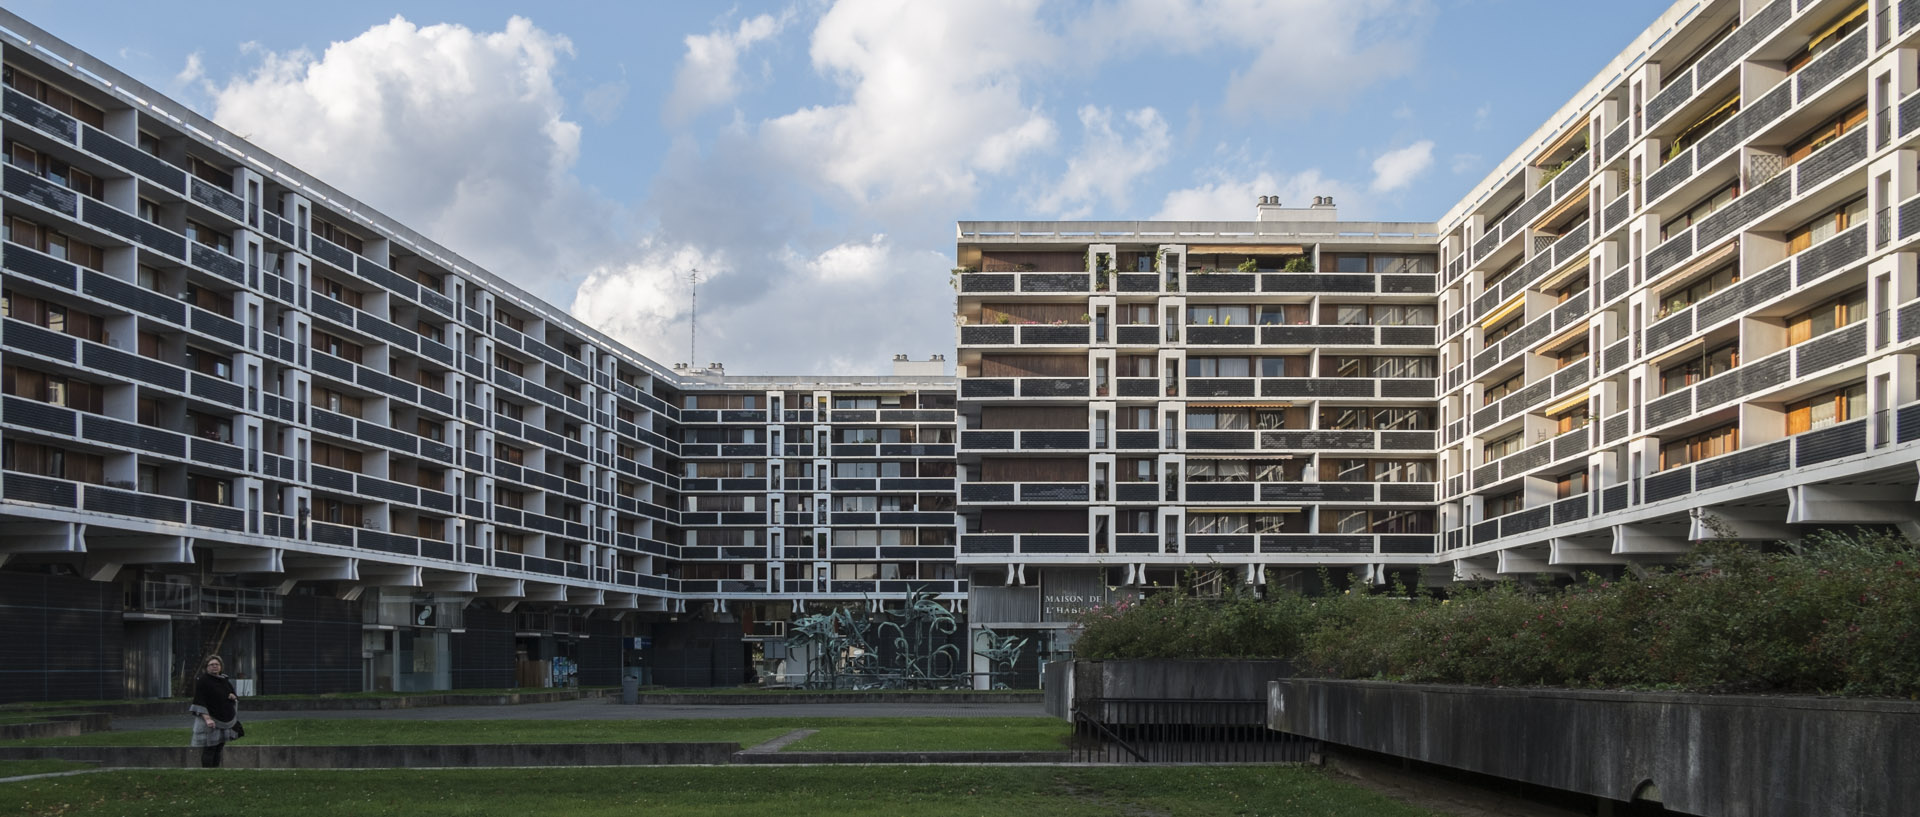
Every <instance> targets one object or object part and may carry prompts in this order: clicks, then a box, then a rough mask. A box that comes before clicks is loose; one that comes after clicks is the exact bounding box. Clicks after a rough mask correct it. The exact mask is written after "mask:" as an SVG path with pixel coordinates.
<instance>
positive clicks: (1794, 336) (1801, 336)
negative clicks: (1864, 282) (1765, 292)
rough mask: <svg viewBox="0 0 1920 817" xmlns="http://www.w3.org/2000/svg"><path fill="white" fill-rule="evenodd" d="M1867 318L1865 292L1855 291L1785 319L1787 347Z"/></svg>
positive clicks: (1863, 290) (1862, 290) (1861, 290)
mask: <svg viewBox="0 0 1920 817" xmlns="http://www.w3.org/2000/svg"><path fill="white" fill-rule="evenodd" d="M1866 317H1867V291H1866V290H1865V289H1856V290H1854V291H1852V292H1849V293H1847V294H1845V295H1842V296H1840V297H1838V298H1834V299H1833V300H1830V301H1827V302H1825V303H1822V304H1820V305H1819V306H1816V307H1814V308H1812V309H1809V310H1807V311H1805V312H1802V313H1800V314H1798V315H1794V316H1793V317H1790V318H1788V319H1787V345H1788V346H1794V345H1798V344H1801V343H1806V342H1807V341H1809V340H1813V339H1814V338H1817V337H1820V336H1821V335H1824V334H1826V333H1828V332H1832V331H1833V330H1835V329H1839V328H1841V327H1843V326H1846V325H1847V324H1850V323H1854V322H1856V321H1859V320H1862V319H1864V318H1866Z"/></svg>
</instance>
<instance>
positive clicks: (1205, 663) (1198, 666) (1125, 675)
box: [1045, 658, 1293, 719]
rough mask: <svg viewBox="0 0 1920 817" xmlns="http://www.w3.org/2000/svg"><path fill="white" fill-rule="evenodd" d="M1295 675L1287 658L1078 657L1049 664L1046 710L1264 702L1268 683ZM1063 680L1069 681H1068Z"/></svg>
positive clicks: (1063, 712)
mask: <svg viewBox="0 0 1920 817" xmlns="http://www.w3.org/2000/svg"><path fill="white" fill-rule="evenodd" d="M1292 675H1293V662H1291V661H1286V660H1283V659H1238V658H1222V659H1201V658H1193V659H1174V658H1165V659H1161V658H1150V659H1127V660H1119V661H1075V662H1073V663H1072V665H1071V668H1069V667H1067V666H1064V665H1063V664H1059V663H1055V664H1050V665H1048V666H1047V684H1046V690H1045V692H1046V704H1047V714H1049V715H1053V716H1055V717H1058V718H1065V719H1072V717H1073V710H1076V709H1083V708H1085V704H1086V703H1087V702H1090V701H1094V700H1107V701H1264V700H1266V698H1267V684H1268V683H1269V682H1271V681H1273V679H1275V678H1286V677H1290V676H1292ZM1063 681H1064V683H1063Z"/></svg>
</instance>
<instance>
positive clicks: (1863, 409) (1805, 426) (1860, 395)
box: [1787, 383, 1867, 434]
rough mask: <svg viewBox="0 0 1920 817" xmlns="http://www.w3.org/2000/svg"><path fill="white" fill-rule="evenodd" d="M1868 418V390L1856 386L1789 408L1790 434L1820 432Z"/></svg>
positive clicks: (1788, 426)
mask: <svg viewBox="0 0 1920 817" xmlns="http://www.w3.org/2000/svg"><path fill="white" fill-rule="evenodd" d="M1866 414H1867V386H1866V384H1865V383H1856V384H1854V385H1851V386H1846V387H1843V388H1838V389H1834V390H1833V391H1829V392H1823V393H1821V394H1816V395H1814V396H1812V397H1809V398H1807V399H1805V400H1799V401H1795V402H1792V403H1788V404H1787V433H1788V434H1799V433H1801V432H1804V431H1818V430H1820V429H1823V428H1826V427H1828V426H1831V425H1833V424H1835V423H1844V422H1846V421H1848V420H1857V419H1859V418H1861V417H1865V416H1866Z"/></svg>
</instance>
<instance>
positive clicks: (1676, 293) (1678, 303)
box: [1653, 263, 1740, 320]
mask: <svg viewBox="0 0 1920 817" xmlns="http://www.w3.org/2000/svg"><path fill="white" fill-rule="evenodd" d="M1737 283H1740V265H1739V264H1737V263H1728V264H1725V265H1722V266H1720V267H1716V268H1714V269H1713V270H1711V271H1709V272H1707V273H1706V274H1704V275H1701V276H1700V277H1698V278H1695V279H1693V280H1691V281H1689V282H1687V283H1686V284H1685V285H1683V286H1679V287H1675V288H1673V289H1670V290H1667V292H1666V294H1664V295H1661V296H1660V309H1659V311H1657V312H1655V313H1654V315H1653V317H1654V319H1655V320H1659V319H1661V318H1664V317H1666V316H1668V315H1671V314H1673V313H1675V312H1679V311H1680V310H1682V309H1686V308H1687V307H1689V306H1692V305H1694V304H1696V303H1699V302H1701V301H1703V300H1706V298H1707V296H1709V295H1712V294H1714V293H1716V292H1719V291H1720V290H1723V289H1726V288H1727V287H1730V286H1733V285H1734V284H1737Z"/></svg>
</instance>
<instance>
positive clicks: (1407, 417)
mask: <svg viewBox="0 0 1920 817" xmlns="http://www.w3.org/2000/svg"><path fill="white" fill-rule="evenodd" d="M1433 419H1434V414H1433V410H1432V409H1426V408H1383V407H1380V406H1323V407H1321V409H1320V428H1323V429H1337V430H1362V429H1380V430H1385V431H1429V430H1432V429H1433Z"/></svg>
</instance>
